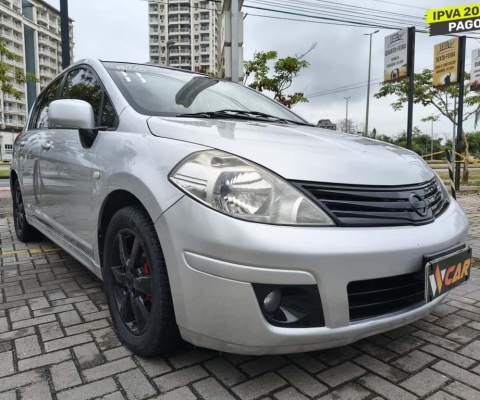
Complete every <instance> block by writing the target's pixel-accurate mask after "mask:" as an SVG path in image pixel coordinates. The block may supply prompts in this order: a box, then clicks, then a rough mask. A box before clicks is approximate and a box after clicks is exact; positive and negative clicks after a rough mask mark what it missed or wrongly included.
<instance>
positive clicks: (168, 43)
mask: <svg viewBox="0 0 480 400" xmlns="http://www.w3.org/2000/svg"><path fill="white" fill-rule="evenodd" d="M174 45H175V40H173V39H170V40H169V41H168V42H167V67H169V66H170V49H171V47H172V46H174Z"/></svg>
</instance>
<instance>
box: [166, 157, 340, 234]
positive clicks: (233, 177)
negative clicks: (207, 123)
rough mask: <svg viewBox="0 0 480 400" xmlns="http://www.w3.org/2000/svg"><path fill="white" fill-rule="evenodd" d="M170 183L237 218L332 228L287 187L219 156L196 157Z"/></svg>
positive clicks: (239, 161) (315, 208)
mask: <svg viewBox="0 0 480 400" xmlns="http://www.w3.org/2000/svg"><path fill="white" fill-rule="evenodd" d="M169 178H170V181H171V182H172V183H173V184H175V185H176V186H177V187H178V188H180V189H181V190H182V191H184V192H185V193H186V194H187V195H189V196H191V197H193V198H194V199H196V200H198V201H201V202H202V203H203V204H205V205H207V206H209V207H211V208H213V209H215V210H218V211H220V212H222V213H224V214H227V215H230V216H232V217H235V218H241V219H244V220H248V221H255V222H263V223H267V224H275V225H310V226H311V225H315V226H332V225H334V223H333V221H332V220H331V219H330V217H328V215H327V214H325V213H324V212H323V211H322V210H321V209H320V207H318V206H317V205H315V204H314V203H313V202H312V201H311V200H309V199H308V198H306V197H305V196H304V195H303V194H302V193H301V192H299V191H298V190H297V189H295V188H294V187H293V186H291V185H290V184H289V183H287V182H285V181H284V180H282V179H281V178H279V177H277V176H275V175H274V174H272V173H271V172H269V171H267V170H265V169H263V168H261V167H259V166H258V165H255V164H253V163H251V162H248V161H246V160H243V159H241V158H240V157H237V156H234V155H232V154H228V153H224V152H223V151H219V150H207V151H202V152H199V153H194V154H192V155H190V156H188V157H187V158H186V159H184V160H183V161H182V162H181V163H180V165H178V166H177V167H176V168H175V169H174V170H173V171H172V172H171V173H170V176H169Z"/></svg>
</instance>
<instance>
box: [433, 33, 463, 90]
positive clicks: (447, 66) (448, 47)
mask: <svg viewBox="0 0 480 400" xmlns="http://www.w3.org/2000/svg"><path fill="white" fill-rule="evenodd" d="M458 43H459V41H458V37H456V38H452V39H449V40H447V41H446V42H442V43H439V44H437V45H435V50H434V56H433V87H436V88H439V87H442V86H448V85H451V84H454V83H458V60H459V51H458V50H459V48H458Z"/></svg>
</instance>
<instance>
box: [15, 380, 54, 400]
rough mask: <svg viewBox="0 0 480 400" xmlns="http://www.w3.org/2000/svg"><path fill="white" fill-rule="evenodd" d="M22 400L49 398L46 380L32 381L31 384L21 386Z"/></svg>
mask: <svg viewBox="0 0 480 400" xmlns="http://www.w3.org/2000/svg"><path fill="white" fill-rule="evenodd" d="M20 392H21V398H22V400H51V399H52V394H51V393H50V386H48V382H40V383H34V384H33V385H30V386H26V387H24V388H22V390H21V391H20Z"/></svg>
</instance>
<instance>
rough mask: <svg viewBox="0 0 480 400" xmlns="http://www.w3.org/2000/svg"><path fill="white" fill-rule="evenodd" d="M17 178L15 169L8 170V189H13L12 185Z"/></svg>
mask: <svg viewBox="0 0 480 400" xmlns="http://www.w3.org/2000/svg"><path fill="white" fill-rule="evenodd" d="M17 180H18V174H17V171H15V170H14V169H12V170H10V191H13V185H14V184H15V181H17Z"/></svg>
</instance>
